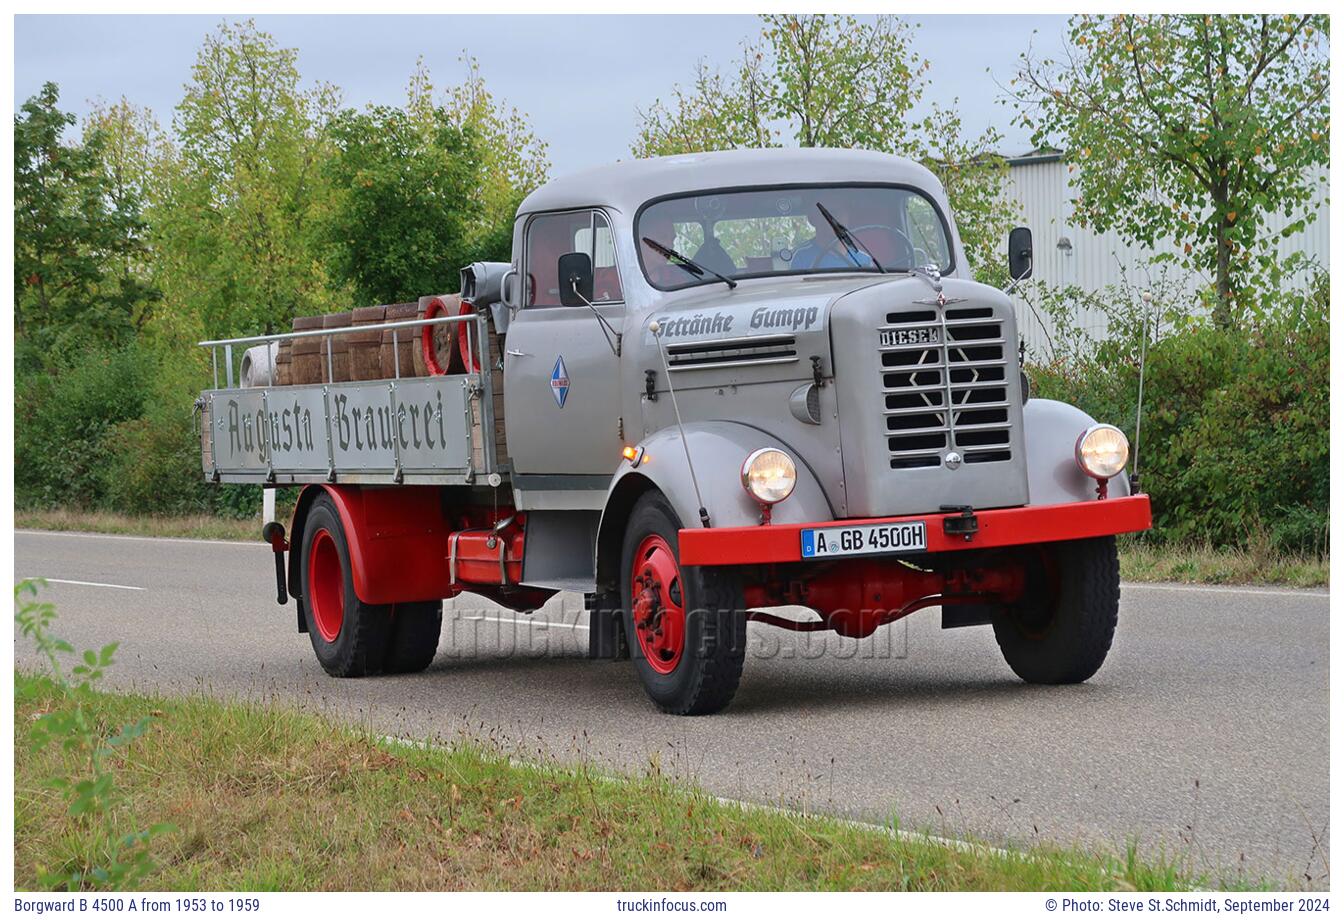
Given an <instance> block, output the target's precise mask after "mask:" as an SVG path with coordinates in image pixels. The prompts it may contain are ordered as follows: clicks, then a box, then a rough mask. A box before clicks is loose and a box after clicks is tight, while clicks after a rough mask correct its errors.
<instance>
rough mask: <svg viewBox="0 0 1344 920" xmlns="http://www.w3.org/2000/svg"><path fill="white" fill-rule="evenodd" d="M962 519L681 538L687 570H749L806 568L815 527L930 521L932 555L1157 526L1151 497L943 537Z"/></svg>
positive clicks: (998, 515) (998, 519)
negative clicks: (805, 537) (778, 565)
mask: <svg viewBox="0 0 1344 920" xmlns="http://www.w3.org/2000/svg"><path fill="white" fill-rule="evenodd" d="M949 517H950V518H955V517H957V515H956V514H913V515H908V516H905V517H894V518H864V519H861V520H857V519H856V520H846V521H817V522H815V523H811V524H764V525H761V526H759V527H711V528H698V527H697V528H693V529H687V530H683V531H681V533H680V542H681V564H682V565H749V564H754V563H766V562H801V561H802V558H803V542H802V531H804V530H807V529H810V528H814V527H844V526H847V525H857V524H885V523H896V522H900V521H919V520H922V521H924V530H925V533H926V534H927V536H928V550H927V551H928V552H930V553H945V552H952V551H955V550H960V549H988V548H990V547H995V546H1021V545H1025V544H1031V543H1051V542H1054V541H1058V540H1080V539H1084V538H1086V537H1105V536H1110V535H1112V534H1118V533H1131V532H1133V531H1136V530H1147V529H1148V528H1150V527H1152V526H1153V512H1152V507H1151V506H1150V505H1149V503H1148V496H1147V495H1131V496H1129V497H1127V498H1107V499H1101V500H1098V501H1086V502H1070V503H1069V504H1065V505H1028V506H1026V507H1022V508H997V509H994V510H991V511H977V512H975V517H976V520H977V521H978V522H979V525H980V529H979V532H977V533H975V534H973V535H972V536H971V537H970V539H967V538H966V537H965V536H962V535H959V534H956V535H948V534H946V533H944V532H943V519H944V518H949Z"/></svg>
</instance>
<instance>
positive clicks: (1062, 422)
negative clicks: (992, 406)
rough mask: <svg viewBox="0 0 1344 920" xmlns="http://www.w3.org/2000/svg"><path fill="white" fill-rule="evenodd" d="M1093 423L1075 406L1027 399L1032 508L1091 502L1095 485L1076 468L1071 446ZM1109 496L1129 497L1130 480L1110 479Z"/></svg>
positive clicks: (1024, 420) (1024, 415) (1024, 419)
mask: <svg viewBox="0 0 1344 920" xmlns="http://www.w3.org/2000/svg"><path fill="white" fill-rule="evenodd" d="M1096 423H1097V422H1096V419H1094V418H1092V416H1090V415H1088V414H1087V413H1086V412H1084V411H1083V410H1082V409H1079V408H1078V407H1077V406H1071V405H1069V404H1068V403H1062V402H1058V401H1056V400H1053V399H1035V398H1033V399H1029V400H1027V404H1026V405H1025V406H1023V407H1022V425H1023V432H1024V439H1025V441H1026V445H1027V489H1028V493H1029V494H1030V496H1031V503H1032V504H1033V505H1060V504H1064V503H1065V502H1085V501H1092V500H1093V499H1095V498H1096V497H1097V481H1096V480H1095V479H1093V478H1092V477H1091V476H1088V475H1087V474H1086V473H1084V472H1083V471H1082V470H1080V469H1079V468H1078V461H1077V459H1076V458H1075V457H1074V453H1073V450H1074V446H1075V445H1076V444H1077V443H1078V436H1079V435H1081V434H1082V433H1083V432H1084V431H1085V430H1087V429H1088V428H1089V427H1091V426H1092V425H1095V424H1096ZM1107 490H1108V492H1109V494H1110V495H1111V496H1113V497H1115V498H1121V497H1123V496H1126V495H1128V494H1129V477H1128V476H1126V475H1124V474H1123V473H1119V474H1117V475H1115V476H1113V477H1111V481H1110V484H1109V485H1108V486H1107Z"/></svg>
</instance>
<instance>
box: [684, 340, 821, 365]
mask: <svg viewBox="0 0 1344 920" xmlns="http://www.w3.org/2000/svg"><path fill="white" fill-rule="evenodd" d="M797 360H798V349H797V343H796V342H795V340H794V337H793V336H791V335H755V336H743V337H740V338H735V339H717V340H712V341H707V342H686V343H684V344H680V345H669V346H668V347H667V365H668V368H669V369H670V370H674V371H680V370H690V369H692V368H698V367H738V366H741V365H745V364H784V363H789V362H793V361H797Z"/></svg>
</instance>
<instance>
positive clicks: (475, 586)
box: [197, 149, 1151, 715]
mask: <svg viewBox="0 0 1344 920" xmlns="http://www.w3.org/2000/svg"><path fill="white" fill-rule="evenodd" d="M1006 258H1007V267H1008V273H1009V277H1010V278H1011V279H1012V284H1014V285H1015V284H1017V283H1018V282H1020V281H1021V280H1023V279H1025V278H1027V277H1029V276H1030V274H1031V260H1032V246H1031V234H1030V231H1029V230H1028V229H1027V228H1018V229H1015V230H1014V231H1013V232H1012V233H1011V234H1010V236H1009V239H1008V251H1007V255H1006ZM460 281H461V295H460V301H458V300H451V301H447V302H445V300H446V299H445V298H431V303H430V308H429V309H422V310H420V311H418V312H417V313H416V314H415V315H413V316H411V317H409V318H401V319H395V320H392V321H385V322H382V323H375V324H373V325H367V324H366V325H364V326H357V325H352V326H337V327H335V328H332V327H331V326H330V324H329V323H328V324H326V325H322V324H321V323H320V320H318V321H315V323H316V324H317V325H316V328H314V323H308V324H306V325H304V327H303V328H299V327H300V325H301V324H300V323H298V322H297V321H296V323H295V327H296V329H295V331H292V332H285V333H279V334H276V335H266V336H252V337H246V338H235V339H220V340H213V341H208V342H203V343H201V344H202V345H203V346H205V347H207V348H209V349H211V351H212V354H213V355H214V368H215V380H214V383H213V386H212V388H211V389H208V390H205V391H204V392H203V393H202V394H201V396H200V398H199V399H198V400H197V407H198V409H199V410H200V413H201V419H202V422H201V428H200V431H201V447H202V467H203V470H204V473H205V476H206V477H207V479H209V480H210V481H213V482H218V483H254V484H261V485H262V486H264V487H266V488H278V487H281V486H293V485H298V486H301V487H302V489H301V491H300V492H299V495H298V499H297V504H296V506H295V508H294V511H293V516H292V519H291V521H290V523H289V526H288V528H285V527H284V526H283V525H282V524H280V523H278V522H274V521H272V522H268V523H267V524H266V526H265V528H264V531H263V538H264V539H265V540H266V541H267V542H268V543H269V544H270V545H271V548H272V549H273V551H274V553H275V572H276V581H277V594H278V600H279V601H280V603H281V604H285V603H287V602H288V601H290V600H292V601H293V602H294V603H295V612H296V621H297V625H298V629H299V631H300V632H306V633H307V635H308V637H309V639H310V641H311V643H312V647H313V650H314V652H315V653H316V656H317V659H318V661H319V662H320V663H321V666H322V667H323V668H324V669H325V671H326V672H327V673H328V674H330V675H333V676H335V677H360V676H363V675H370V674H378V673H384V674H388V673H406V672H414V671H420V670H423V669H425V668H426V667H428V665H429V664H430V663H431V661H432V660H433V658H434V656H435V652H436V648H437V645H438V642H439V639H440V632H441V629H442V618H443V601H444V600H445V599H448V598H453V597H456V596H457V595H458V594H460V593H462V592H471V593H474V594H476V595H479V596H481V597H484V598H487V599H489V600H491V601H494V602H496V603H498V604H501V605H504V606H505V607H507V608H509V609H511V610H514V611H519V612H521V613H523V614H528V613H531V612H534V611H536V610H537V609H538V608H539V607H540V606H541V605H542V604H544V603H545V602H546V601H547V600H548V599H549V598H551V597H552V596H554V595H555V594H556V593H557V592H561V591H571V592H580V593H582V594H583V595H584V600H585V608H584V609H585V613H586V615H587V617H588V627H589V629H588V635H589V648H588V653H589V656H590V657H592V658H595V659H623V658H629V659H630V660H631V661H632V663H633V667H634V669H635V671H636V673H637V675H638V679H639V681H640V683H641V684H642V686H643V689H644V690H645V691H646V692H647V695H648V697H649V698H650V700H651V701H652V703H653V704H654V705H656V706H657V707H658V708H659V709H661V710H663V711H664V712H667V713H672V714H679V715H690V714H705V713H713V712H716V711H719V710H722V709H723V708H724V707H726V706H727V705H728V704H729V702H730V701H731V700H732V698H733V695H734V693H735V691H736V689H737V687H738V684H739V681H740V678H741V675H742V671H743V667H744V662H745V658H746V655H745V651H746V645H747V642H746V637H747V624H748V623H749V622H757V623H761V624H766V625H769V626H773V627H778V628H784V629H792V630H800V631H817V630H832V631H834V632H836V633H839V634H841V635H843V636H847V637H865V636H869V635H871V634H872V633H873V632H874V631H876V630H877V629H879V628H881V627H884V626H886V625H888V624H891V623H894V622H896V621H898V620H900V619H901V618H903V617H905V616H908V615H910V614H912V613H915V612H916V611H919V610H922V609H925V608H932V607H938V608H940V611H941V612H940V615H941V618H942V619H941V625H942V627H943V628H945V629H953V628H970V627H976V626H980V627H986V628H990V629H992V630H993V632H994V635H995V638H996V640H997V643H998V645H999V647H1000V649H1001V650H1002V654H1003V657H1004V659H1005V661H1006V663H1007V665H1008V666H1009V667H1010V668H1011V669H1012V670H1013V671H1014V672H1015V673H1016V674H1017V675H1018V676H1019V677H1020V678H1021V679H1022V680H1024V681H1027V682H1030V683H1035V684H1071V683H1077V682H1081V681H1085V680H1087V679H1088V678H1090V677H1091V676H1092V675H1093V674H1094V673H1096V671H1097V670H1098V669H1099V668H1100V667H1101V665H1102V663H1103V662H1104V660H1105V658H1106V656H1107V653H1108V651H1109V649H1110V646H1111V642H1112V638H1113V635H1114V632H1115V629H1116V625H1117V618H1118V609H1119V597H1120V582H1119V566H1118V560H1117V550H1116V536H1117V535H1119V534H1123V533H1128V532H1135V531H1141V530H1144V529H1147V528H1149V527H1150V526H1151V508H1150V503H1149V498H1148V496H1147V495H1146V494H1143V493H1142V492H1140V491H1139V490H1138V488H1137V482H1136V481H1132V479H1131V477H1130V476H1129V475H1126V468H1127V465H1128V463H1129V453H1130V451H1129V444H1128V441H1127V439H1126V436H1125V435H1124V433H1123V432H1122V431H1121V430H1120V429H1119V428H1117V427H1115V426H1113V425H1110V424H1104V423H1099V422H1097V421H1096V420H1095V419H1093V418H1091V417H1090V416H1088V415H1087V414H1086V413H1085V412H1083V411H1082V410H1080V409H1078V408H1076V407H1074V406H1070V405H1067V404H1065V403H1062V402H1057V401H1054V400H1049V399H1042V398H1037V397H1033V396H1032V395H1031V392H1030V383H1029V380H1028V378H1027V376H1026V373H1025V372H1024V367H1023V365H1024V363H1025V362H1024V354H1025V347H1024V345H1023V342H1022V339H1021V337H1020V335H1019V331H1018V325H1017V320H1016V318H1015V310H1014V306H1013V301H1012V299H1011V297H1010V296H1009V292H1006V291H1004V290H999V289H997V288H994V287H990V286H987V285H985V284H981V283H977V282H976V281H975V280H974V279H973V276H972V272H971V267H970V266H969V265H968V263H967V258H966V253H965V250H964V248H963V246H962V242H961V239H960V238H959V236H958V234H957V227H956V223H955V221H954V218H953V214H952V213H951V210H950V208H949V206H948V201H947V197H946V195H945V193H944V191H943V188H942V186H941V184H940V183H939V181H938V180H937V178H936V177H935V176H934V175H933V174H932V173H931V172H930V171H929V170H927V169H925V168H924V167H922V166H921V165H919V164H917V163H915V162H913V161H910V160H907V159H904V158H900V157H895V156H890V155H886V154H880V153H874V152H864V151H853V150H834V149H801V150H783V149H771V150H736V151H725V152H716V153H704V154H694V155H682V156H671V157H659V158H651V159H639V160H632V161H629V162H620V163H616V164H612V165H607V166H602V167H599V168H594V169H590V170H587V171H584V172H578V173H575V174H573V175H569V176H567V177H563V178H557V179H555V180H553V181H550V182H548V183H547V184H545V185H543V186H541V187H540V188H539V189H537V190H536V191H534V192H533V193H531V194H530V195H529V196H528V197H527V198H526V199H525V200H524V201H523V202H522V204H521V205H520V206H519V208H518V211H517V215H516V220H515V222H514V225H513V244H512V261H511V262H508V263H475V264H473V265H471V266H468V267H467V268H464V269H463V270H462V277H461V279H460ZM422 303H423V301H422ZM385 315H386V316H392V312H391V310H390V309H389V310H388V312H387V313H386V314H385ZM359 331H363V332H365V333H370V332H372V333H374V334H378V333H381V334H382V335H383V336H384V342H386V341H387V337H388V336H390V337H391V339H392V341H393V348H392V353H393V355H394V362H393V365H392V366H391V367H390V368H389V367H388V365H387V363H386V361H384V364H383V366H382V372H381V373H376V374H375V375H376V376H377V377H378V378H379V379H353V378H352V377H351V376H350V375H349V374H348V373H342V372H341V371H339V370H338V369H337V365H338V364H339V362H338V361H337V362H334V361H333V351H334V346H333V343H337V345H339V343H340V342H341V341H342V340H343V337H347V338H348V337H349V336H350V335H351V334H352V333H355V332H359ZM314 339H316V340H317V341H316V342H314V341H311V340H314ZM445 340H446V341H447V342H448V347H449V351H450V352H451V351H452V349H453V348H454V347H455V348H456V351H457V354H456V355H451V354H450V358H451V360H448V359H444V357H443V354H444V352H443V344H444V342H445ZM284 342H289V343H291V345H292V346H293V348H294V349H295V353H296V354H297V352H298V349H299V347H300V343H302V342H307V346H306V350H307V351H309V352H310V353H313V354H315V355H316V356H317V357H316V359H315V360H316V361H318V362H320V364H321V373H322V379H320V380H311V379H310V380H308V381H307V382H297V381H293V380H290V381H284V380H276V379H268V378H267V377H266V375H264V374H263V375H260V376H259V377H258V375H251V376H250V378H249V379H248V380H247V381H245V382H246V384H247V385H242V383H243V381H238V382H236V380H235V375H234V365H235V363H236V361H237V359H238V357H239V353H240V351H246V350H247V349H257V348H263V349H264V348H269V349H274V348H275V347H276V345H277V343H284ZM407 343H412V345H414V346H415V347H417V348H419V349H420V351H421V353H422V355H423V359H424V360H420V359H419V358H417V360H416V362H415V363H416V365H417V366H419V365H423V366H424V368H425V370H424V372H423V373H422V374H420V375H418V376H417V375H416V372H415V369H413V368H412V367H410V366H409V365H410V363H411V362H409V361H408V360H406V359H404V358H400V357H398V356H400V355H402V354H403V352H404V351H405V349H406V348H407ZM281 347H284V346H283V345H282V346H281ZM384 349H385V352H384V354H385V355H386V345H384ZM272 354H273V353H272ZM295 360H296V361H297V360H298V359H297V357H296V358H295ZM262 363H263V364H264V363H265V362H262ZM221 365H222V366H223V371H224V376H225V380H224V381H223V382H222V383H221V381H220V379H219V374H220V368H221ZM314 366H317V365H314ZM364 376H365V377H367V376H368V375H367V374H366V375H364ZM286 554H288V556H287V557H286ZM784 606H794V607H802V608H807V609H808V610H810V611H812V613H811V614H810V615H809V616H810V618H809V619H798V618H797V616H796V615H795V616H784V615H782V614H781V613H779V612H772V611H773V610H774V608H779V607H784Z"/></svg>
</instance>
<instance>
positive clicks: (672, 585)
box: [630, 534, 686, 674]
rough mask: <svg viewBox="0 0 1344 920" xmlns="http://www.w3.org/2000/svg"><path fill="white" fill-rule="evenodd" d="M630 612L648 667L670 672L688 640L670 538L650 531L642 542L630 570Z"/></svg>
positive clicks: (678, 660)
mask: <svg viewBox="0 0 1344 920" xmlns="http://www.w3.org/2000/svg"><path fill="white" fill-rule="evenodd" d="M630 595H631V597H630V614H631V619H632V620H633V621H634V626H635V634H636V636H637V638H638V639H639V647H640V651H641V652H643V654H644V660H645V661H647V662H648V664H649V667H651V668H653V669H654V670H655V671H657V672H658V673H659V674H670V673H672V672H673V671H674V670H676V667H677V665H678V663H680V661H681V656H682V652H683V650H684V648H685V644H686V611H685V609H684V607H683V606H682V592H681V569H680V567H679V566H678V565H677V557H676V554H675V553H673V551H672V547H671V546H669V545H668V543H667V541H666V540H664V539H663V538H662V537H661V536H658V535H657V534H650V535H649V536H647V537H645V538H644V540H643V541H642V542H641V543H640V544H639V549H638V551H636V553H635V559H634V563H633V569H632V571H631V573H630Z"/></svg>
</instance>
